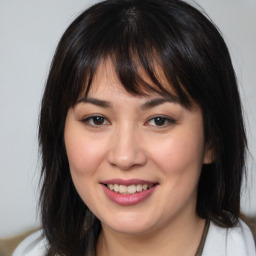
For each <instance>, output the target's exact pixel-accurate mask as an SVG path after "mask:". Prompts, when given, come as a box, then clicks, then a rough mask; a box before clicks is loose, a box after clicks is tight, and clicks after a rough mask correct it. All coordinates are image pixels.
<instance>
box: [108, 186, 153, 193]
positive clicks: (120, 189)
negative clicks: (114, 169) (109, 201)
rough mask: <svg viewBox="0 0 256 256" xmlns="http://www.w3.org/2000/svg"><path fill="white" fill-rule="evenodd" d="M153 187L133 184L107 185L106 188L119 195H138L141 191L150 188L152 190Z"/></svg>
mask: <svg viewBox="0 0 256 256" xmlns="http://www.w3.org/2000/svg"><path fill="white" fill-rule="evenodd" d="M153 186H154V185H153V184H151V185H148V184H133V185H129V186H126V185H118V184H107V187H108V188H109V189H110V190H112V191H115V192H116V193H119V194H130V195H132V194H135V193H139V192H141V191H145V190H148V189H150V188H152V187H153Z"/></svg>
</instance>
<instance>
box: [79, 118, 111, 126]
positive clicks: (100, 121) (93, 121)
mask: <svg viewBox="0 0 256 256" xmlns="http://www.w3.org/2000/svg"><path fill="white" fill-rule="evenodd" d="M82 122H83V123H84V124H86V125H89V126H102V125H107V124H109V121H108V120H107V119H106V118H105V117H103V116H89V117H86V118H85V119H83V120H82Z"/></svg>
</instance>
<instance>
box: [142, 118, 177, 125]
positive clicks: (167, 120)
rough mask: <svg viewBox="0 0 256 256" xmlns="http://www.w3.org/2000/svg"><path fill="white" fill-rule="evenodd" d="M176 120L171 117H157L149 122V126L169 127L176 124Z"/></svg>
mask: <svg viewBox="0 0 256 256" xmlns="http://www.w3.org/2000/svg"><path fill="white" fill-rule="evenodd" d="M175 122H176V121H175V120H174V119H172V118H170V117H165V116H156V117H153V118H151V119H150V120H149V121H148V122H147V125H150V126H158V127H162V126H163V127H167V126H169V125H172V124H175Z"/></svg>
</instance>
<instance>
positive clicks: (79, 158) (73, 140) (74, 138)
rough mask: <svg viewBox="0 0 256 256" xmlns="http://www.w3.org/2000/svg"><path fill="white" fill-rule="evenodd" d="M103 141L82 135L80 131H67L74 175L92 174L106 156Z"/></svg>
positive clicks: (66, 141)
mask: <svg viewBox="0 0 256 256" xmlns="http://www.w3.org/2000/svg"><path fill="white" fill-rule="evenodd" d="M102 144H103V142H102V141H100V140H99V139H96V138H91V137H90V135H86V136H84V135H82V134H81V133H80V132H79V131H77V132H72V130H69V129H67V130H66V132H65V146H66V151H67V156H68V161H69V165H70V171H71V174H72V175H73V176H74V174H75V175H79V176H83V175H90V174H92V173H93V172H94V171H95V170H96V169H97V166H98V165H99V164H100V162H101V159H102V158H103V157H104V146H103V145H102Z"/></svg>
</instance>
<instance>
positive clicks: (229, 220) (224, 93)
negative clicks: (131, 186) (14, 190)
mask: <svg viewBox="0 0 256 256" xmlns="http://www.w3.org/2000/svg"><path fill="white" fill-rule="evenodd" d="M107 57H110V58H111V60H112V62H113V65H114V67H115V69H116V73H117V75H118V78H119V80H120V82H121V83H122V84H123V86H124V88H125V89H126V90H127V91H128V92H130V93H131V94H134V95H141V94H143V93H145V92H150V91H157V92H158V93H159V94H162V95H168V94H170V90H168V89H166V88H165V87H164V86H163V85H162V84H161V82H160V81H159V79H158V78H157V75H156V74H157V72H156V65H155V64H156V63H157V66H158V67H160V68H161V71H162V72H163V74H164V76H165V78H166V80H167V81H168V82H169V84H170V85H172V89H173V90H174V92H175V95H176V96H177V97H178V100H179V101H180V103H181V104H182V105H183V106H185V107H186V108H192V107H193V103H196V104H197V105H199V106H200V108H201V109H202V113H203V120H204V132H205V140H206V145H207V146H208V147H211V149H212V151H213V154H214V162H213V163H212V164H208V165H204V166H203V168H202V173H201V177H200V181H199V185H198V199H197V214H198V215H199V216H201V217H203V218H208V219H210V220H212V221H213V222H215V223H216V224H218V225H220V226H226V227H231V226H233V225H235V224H236V222H237V220H238V216H239V209H240V189H241V181H242V177H243V172H244V162H245V149H246V136H245V131H244V124H243V117H242V110H241V104H240V97H239V93H238V88H237V83H236V78H235V74H234V70H233V67H232V63H231V59H230V56H229V52H228V49H227V47H226V44H225V42H224V40H223V38H222V36H221V35H220V33H219V31H218V29H217V28H216V27H215V26H214V25H213V23H212V22H211V21H210V20H209V19H208V18H207V17H206V16H205V15H203V14H202V13H201V12H199V11H198V10H196V9H195V8H194V7H192V6H190V5H189V4H187V3H185V2H183V1H179V0H157V1H155V0H108V1H103V2H101V3H98V4H96V5H94V6H92V7H90V8H89V9H87V10H86V11H84V12H83V13H82V14H81V15H80V16H79V17H78V18H77V19H76V20H75V21H74V22H73V23H72V24H71V25H70V26H69V27H68V29H67V30H66V31H65V33H64V35H63V36H62V38H61V40H60V42H59V45H58V47H57V50H56V53H55V56H54V59H53V62H52V65H51V69H50V72H49V76H48V80H47V83H46V88H45V92H44V96H43V99H42V106H41V115H40V126H39V141H40V146H41V152H42V190H41V209H42V211H41V214H42V224H43V228H44V232H45V235H46V237H47V239H48V241H49V251H48V255H75V256H78V255H84V253H85V251H86V250H87V251H88V250H89V249H88V248H91V251H92V254H93V252H94V249H95V245H96V241H97V236H98V234H99V232H100V229H101V226H100V222H99V220H98V219H96V217H94V215H93V214H92V213H91V212H90V210H89V209H88V208H87V206H86V205H85V204H84V202H83V201H82V200H81V198H80V197H79V195H78V193H77V192H76V189H75V187H74V185H73V182H72V179H71V176H70V170H69V164H68V160H67V155H66V150H65V144H64V136H63V133H64V126H65V119H66V114H67V111H68V109H69V108H70V107H71V106H73V105H74V104H75V102H76V101H77V99H78V96H79V95H80V94H81V93H82V92H84V91H85V94H86V93H88V91H89V89H90V85H91V83H92V80H93V77H94V75H95V71H96V68H97V67H98V64H99V62H100V61H101V60H103V59H106V58H107ZM141 70H143V72H144V73H145V74H146V75H147V76H148V78H149V79H150V80H151V82H152V84H153V85H154V86H151V85H150V84H149V83H147V82H146V81H144V80H143V79H142V76H141Z"/></svg>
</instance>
